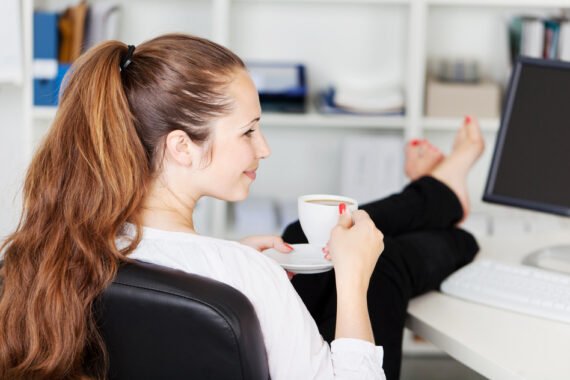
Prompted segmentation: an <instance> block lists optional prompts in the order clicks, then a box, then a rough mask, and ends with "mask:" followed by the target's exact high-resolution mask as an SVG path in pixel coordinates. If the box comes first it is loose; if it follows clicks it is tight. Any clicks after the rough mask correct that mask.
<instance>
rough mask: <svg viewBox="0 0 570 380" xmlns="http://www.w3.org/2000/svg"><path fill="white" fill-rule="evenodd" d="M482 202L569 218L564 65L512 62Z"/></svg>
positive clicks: (569, 135) (569, 101)
mask: <svg viewBox="0 0 570 380" xmlns="http://www.w3.org/2000/svg"><path fill="white" fill-rule="evenodd" d="M483 200H484V201H487V202H493V203H499V204H504V205H509V206H516V207H521V208H527V209H533V210H538V211H544V212H549V213H554V214H560V215H570V62H561V61H552V60H542V59H533V58H526V57H520V58H519V59H518V60H517V63H516V64H515V66H514V67H513V72H512V75H511V80H510V84H509V87H508V90H507V94H506V99H505V106H504V110H503V115H502V118H501V126H500V128H499V132H498V135H497V142H496V145H495V151H494V154H493V159H492V163H491V168H490V170H489V176H488V178H487V184H486V186H485V192H484V195H483Z"/></svg>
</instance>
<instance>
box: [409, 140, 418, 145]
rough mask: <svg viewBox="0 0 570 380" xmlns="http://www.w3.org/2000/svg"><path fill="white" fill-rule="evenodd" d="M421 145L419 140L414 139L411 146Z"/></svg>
mask: <svg viewBox="0 0 570 380" xmlns="http://www.w3.org/2000/svg"><path fill="white" fill-rule="evenodd" d="M419 143H420V140H418V139H413V140H412V141H410V144H412V146H416V145H418V144H419Z"/></svg>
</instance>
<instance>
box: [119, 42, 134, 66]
mask: <svg viewBox="0 0 570 380" xmlns="http://www.w3.org/2000/svg"><path fill="white" fill-rule="evenodd" d="M134 52H135V46H134V45H129V50H127V54H126V55H125V56H124V57H123V59H122V60H121V64H120V65H119V69H120V71H123V70H124V69H126V68H127V66H129V65H130V64H131V62H132V61H133V53H134Z"/></svg>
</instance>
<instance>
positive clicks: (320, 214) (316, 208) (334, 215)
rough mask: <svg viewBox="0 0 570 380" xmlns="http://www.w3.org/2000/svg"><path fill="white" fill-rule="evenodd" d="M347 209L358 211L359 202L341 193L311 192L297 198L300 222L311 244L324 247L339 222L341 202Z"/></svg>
mask: <svg viewBox="0 0 570 380" xmlns="http://www.w3.org/2000/svg"><path fill="white" fill-rule="evenodd" d="M341 203H344V204H346V208H347V210H350V211H356V210H357V209H358V202H357V201H356V200H355V199H353V198H348V197H343V196H341V195H330V194H310V195H302V196H300V197H299V198H298V200H297V206H298V212H299V222H300V223H301V228H302V229H303V232H304V233H305V236H306V237H307V240H308V241H309V244H312V245H317V246H320V247H324V246H325V245H326V244H327V242H328V241H329V239H330V235H331V230H332V229H333V228H334V226H336V224H337V223H338V217H339V210H338V207H339V204H341Z"/></svg>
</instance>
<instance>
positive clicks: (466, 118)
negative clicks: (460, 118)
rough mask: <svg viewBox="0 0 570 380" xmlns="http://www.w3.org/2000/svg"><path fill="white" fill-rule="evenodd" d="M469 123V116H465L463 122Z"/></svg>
mask: <svg viewBox="0 0 570 380" xmlns="http://www.w3.org/2000/svg"><path fill="white" fill-rule="evenodd" d="M469 123H471V117H470V116H465V124H469Z"/></svg>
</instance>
